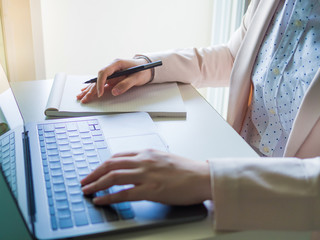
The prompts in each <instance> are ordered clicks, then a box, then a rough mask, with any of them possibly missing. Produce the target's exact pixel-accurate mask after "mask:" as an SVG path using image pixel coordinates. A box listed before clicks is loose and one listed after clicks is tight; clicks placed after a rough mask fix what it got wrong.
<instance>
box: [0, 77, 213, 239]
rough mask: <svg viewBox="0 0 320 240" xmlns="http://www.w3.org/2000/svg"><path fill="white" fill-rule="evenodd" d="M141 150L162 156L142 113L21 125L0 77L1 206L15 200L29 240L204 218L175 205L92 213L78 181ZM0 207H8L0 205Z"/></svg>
mask: <svg viewBox="0 0 320 240" xmlns="http://www.w3.org/2000/svg"><path fill="white" fill-rule="evenodd" d="M144 148H154V149H159V150H162V151H167V146H166V145H165V144H164V142H163V140H162V139H161V137H160V136H159V135H158V134H157V132H156V128H155V125H154V123H153V121H152V119H151V118H150V117H149V116H148V114H146V113H130V114H118V115H106V116H99V117H95V116H94V117H84V118H70V119H55V120H47V121H42V122H36V123H28V124H24V122H23V118H22V116H21V114H20V111H19V107H18V105H17V103H16V101H15V98H14V94H13V92H12V90H11V88H10V85H9V84H8V81H7V79H6V78H2V79H0V166H1V176H0V178H2V179H1V181H0V183H3V179H5V182H6V183H7V185H8V187H9V189H10V191H11V194H7V193H5V194H2V193H1V199H0V201H2V202H3V201H7V202H8V201H9V202H16V205H14V206H16V207H17V208H18V211H19V212H20V213H21V214H20V215H15V216H16V217H17V216H19V219H17V222H21V221H23V222H25V226H26V228H27V229H28V231H29V232H30V234H31V236H33V237H35V238H38V239H57V238H67V237H77V236H83V235H89V234H101V233H106V232H108V233H110V232H111V233H113V232H119V231H120V232H121V231H125V230H126V231H127V230H134V229H140V228H146V227H155V226H161V225H166V224H175V223H181V222H187V221H194V220H200V219H203V218H205V217H206V215H207V210H206V208H205V207H204V205H202V204H200V205H194V206H188V207H178V206H168V205H163V204H159V203H154V202H149V201H138V202H123V203H119V204H112V205H108V206H105V207H96V206H94V205H93V204H92V201H91V198H90V197H86V196H83V194H82V191H81V186H80V183H79V182H80V180H81V179H82V178H84V177H85V176H86V175H88V174H89V173H90V172H91V171H93V170H94V169H95V168H96V167H97V166H99V164H101V163H102V162H103V161H107V160H108V158H109V157H110V156H111V155H112V154H114V153H116V152H121V151H127V150H138V149H144ZM125 187H128V186H113V187H112V188H109V189H106V190H104V191H100V192H98V193H96V194H97V195H104V194H109V193H111V192H115V191H121V190H122V189H123V188H125ZM0 208H6V206H5V205H3V204H2V203H1V202H0ZM0 217H1V218H3V216H0ZM0 235H1V234H0Z"/></svg>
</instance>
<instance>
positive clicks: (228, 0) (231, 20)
mask: <svg viewBox="0 0 320 240" xmlns="http://www.w3.org/2000/svg"><path fill="white" fill-rule="evenodd" d="M248 4H249V0H223V1H221V0H213V20H212V38H211V39H212V40H211V44H212V45H216V44H221V43H225V42H227V41H228V39H229V38H230V35H231V34H232V32H234V31H235V30H236V29H237V28H238V27H239V26H240V23H241V19H242V16H243V14H244V13H245V10H246V9H247V6H248ZM228 95H229V88H208V89H207V92H206V98H207V100H208V102H209V103H210V104H211V105H212V106H213V107H214V108H215V109H216V111H217V112H218V113H219V114H220V115H221V116H222V117H224V118H226V116H227V109H228Z"/></svg>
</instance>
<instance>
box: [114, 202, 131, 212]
mask: <svg viewBox="0 0 320 240" xmlns="http://www.w3.org/2000/svg"><path fill="white" fill-rule="evenodd" d="M113 205H115V208H116V209H117V210H119V211H121V210H128V209H131V204H130V203H129V202H121V203H116V204H113Z"/></svg>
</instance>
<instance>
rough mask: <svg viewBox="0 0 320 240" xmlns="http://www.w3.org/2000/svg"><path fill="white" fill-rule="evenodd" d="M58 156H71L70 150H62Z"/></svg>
mask: <svg viewBox="0 0 320 240" xmlns="http://www.w3.org/2000/svg"><path fill="white" fill-rule="evenodd" d="M60 156H61V157H62V158H63V157H72V152H71V151H63V152H60Z"/></svg>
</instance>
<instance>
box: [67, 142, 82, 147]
mask: <svg viewBox="0 0 320 240" xmlns="http://www.w3.org/2000/svg"><path fill="white" fill-rule="evenodd" d="M70 146H71V148H82V144H81V142H73V143H70Z"/></svg>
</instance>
